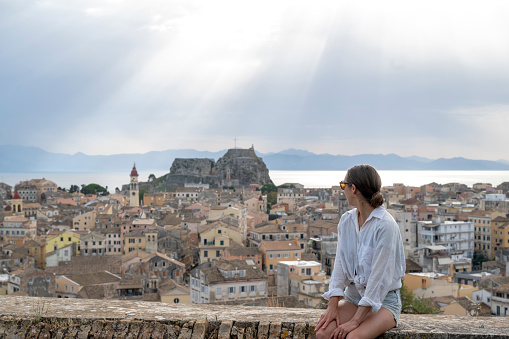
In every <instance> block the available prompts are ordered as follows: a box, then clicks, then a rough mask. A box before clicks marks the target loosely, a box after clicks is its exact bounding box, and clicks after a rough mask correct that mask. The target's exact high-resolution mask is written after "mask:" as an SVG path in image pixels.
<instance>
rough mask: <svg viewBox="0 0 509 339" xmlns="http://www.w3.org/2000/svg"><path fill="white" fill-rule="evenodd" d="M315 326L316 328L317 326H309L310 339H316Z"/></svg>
mask: <svg viewBox="0 0 509 339" xmlns="http://www.w3.org/2000/svg"><path fill="white" fill-rule="evenodd" d="M315 326H316V324H309V326H308V339H316V332H315Z"/></svg>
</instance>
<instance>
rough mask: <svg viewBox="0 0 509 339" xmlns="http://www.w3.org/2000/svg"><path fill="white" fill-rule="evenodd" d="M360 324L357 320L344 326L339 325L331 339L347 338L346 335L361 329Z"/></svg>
mask: <svg viewBox="0 0 509 339" xmlns="http://www.w3.org/2000/svg"><path fill="white" fill-rule="evenodd" d="M359 325H360V323H359V322H357V321H355V320H353V319H352V320H350V321H347V322H346V323H344V324H343V325H339V326H338V327H336V329H335V330H334V331H333V332H332V333H331V335H330V338H334V339H336V338H337V339H344V338H346V335H347V334H348V333H350V332H352V331H353V330H355V329H356V328H357V327H359Z"/></svg>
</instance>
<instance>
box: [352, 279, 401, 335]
mask: <svg viewBox="0 0 509 339" xmlns="http://www.w3.org/2000/svg"><path fill="white" fill-rule="evenodd" d="M345 300H346V301H348V302H349V303H352V304H354V305H355V306H359V301H361V295H360V294H359V291H357V287H355V285H354V284H350V285H348V286H347V287H346V289H345ZM382 307H385V308H386V309H388V310H389V311H390V312H391V313H392V315H393V316H394V320H396V327H398V323H399V316H400V314H401V295H400V291H399V288H398V289H397V290H392V291H389V292H388V293H387V296H386V297H385V299H384V301H383V302H382Z"/></svg>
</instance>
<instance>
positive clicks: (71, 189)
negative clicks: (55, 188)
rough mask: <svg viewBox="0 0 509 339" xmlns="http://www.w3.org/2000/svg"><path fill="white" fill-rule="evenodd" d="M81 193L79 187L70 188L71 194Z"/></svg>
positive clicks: (72, 186)
mask: <svg viewBox="0 0 509 339" xmlns="http://www.w3.org/2000/svg"><path fill="white" fill-rule="evenodd" d="M79 191H80V187H79V186H78V185H71V187H70V188H69V193H74V192H79Z"/></svg>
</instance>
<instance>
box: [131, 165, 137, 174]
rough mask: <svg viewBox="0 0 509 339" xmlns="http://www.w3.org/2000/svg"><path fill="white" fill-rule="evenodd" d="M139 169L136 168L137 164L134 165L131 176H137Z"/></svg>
mask: <svg viewBox="0 0 509 339" xmlns="http://www.w3.org/2000/svg"><path fill="white" fill-rule="evenodd" d="M137 176H138V171H137V170H136V165H133V170H132V171H131V177H137Z"/></svg>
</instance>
